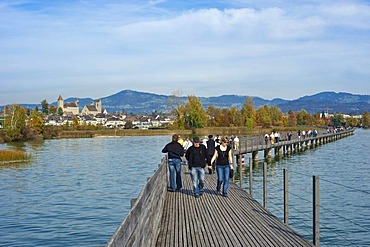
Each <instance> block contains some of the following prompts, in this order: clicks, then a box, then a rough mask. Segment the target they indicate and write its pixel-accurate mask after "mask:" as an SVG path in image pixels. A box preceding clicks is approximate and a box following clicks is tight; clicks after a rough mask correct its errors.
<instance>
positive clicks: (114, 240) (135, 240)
mask: <svg viewBox="0 0 370 247" xmlns="http://www.w3.org/2000/svg"><path fill="white" fill-rule="evenodd" d="M163 163H167V160H166V157H164V158H163V159H162V162H161V165H159V167H158V169H157V171H156V172H155V173H154V174H153V176H152V177H151V178H150V179H149V180H148V182H147V183H146V185H145V187H144V188H143V189H142V190H141V192H140V194H139V197H138V198H137V200H136V202H135V203H134V205H133V207H132V209H131V211H130V212H129V213H128V214H127V216H126V218H125V220H124V221H123V222H122V223H121V225H120V226H119V227H118V228H117V230H116V231H115V233H114V234H113V236H112V237H111V239H110V240H109V242H108V243H107V245H106V246H107V247H115V246H154V245H155V243H156V241H157V238H158V234H159V230H160V223H161V219H162V214H163V210H160V209H162V208H163V207H164V203H165V200H166V190H167V177H166V172H167V166H165V165H163Z"/></svg>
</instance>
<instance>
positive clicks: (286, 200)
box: [284, 169, 289, 225]
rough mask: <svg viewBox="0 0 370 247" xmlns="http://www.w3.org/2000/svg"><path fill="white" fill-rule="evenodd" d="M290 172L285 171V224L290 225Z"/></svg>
mask: <svg viewBox="0 0 370 247" xmlns="http://www.w3.org/2000/svg"><path fill="white" fill-rule="evenodd" d="M288 219H289V214H288V170H287V169H284V223H285V224H287V225H288Z"/></svg>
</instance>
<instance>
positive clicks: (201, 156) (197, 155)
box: [185, 137, 208, 197]
mask: <svg viewBox="0 0 370 247" xmlns="http://www.w3.org/2000/svg"><path fill="white" fill-rule="evenodd" d="M185 157H186V159H187V161H188V166H189V170H190V172H191V181H192V183H193V189H194V190H193V191H194V196H195V197H199V196H201V195H202V194H203V188H204V180H205V172H204V168H205V167H206V163H207V158H208V152H207V148H206V147H205V146H204V145H203V144H200V140H199V137H194V138H193V146H191V147H190V148H189V149H188V150H187V151H186V154H185Z"/></svg>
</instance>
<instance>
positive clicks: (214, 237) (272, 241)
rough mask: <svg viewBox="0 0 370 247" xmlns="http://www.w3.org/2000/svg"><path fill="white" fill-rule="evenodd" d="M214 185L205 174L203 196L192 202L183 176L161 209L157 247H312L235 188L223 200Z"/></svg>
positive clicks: (187, 176)
mask: <svg viewBox="0 0 370 247" xmlns="http://www.w3.org/2000/svg"><path fill="white" fill-rule="evenodd" d="M184 170H187V169H186V168H185V169H184ZM216 183H217V176H216V174H213V175H208V174H207V175H206V185H205V191H204V194H203V196H201V197H199V198H195V197H194V196H193V195H192V184H191V179H190V174H189V173H188V172H184V173H183V190H182V191H181V192H174V193H168V194H167V196H166V200H167V201H166V204H165V207H171V208H170V210H169V209H168V208H165V209H164V213H163V217H162V221H161V224H162V225H161V231H160V235H159V237H158V241H157V243H156V246H312V244H310V243H309V242H308V241H307V240H305V239H304V238H302V237H301V236H300V235H299V234H297V233H296V232H295V231H293V230H292V229H291V228H289V227H288V226H286V225H285V224H284V223H283V222H281V221H280V220H279V219H278V218H276V217H275V216H273V215H272V214H270V213H269V212H268V211H267V210H266V209H264V208H263V207H262V206H261V205H260V204H259V203H258V202H257V201H256V200H254V199H253V198H252V197H250V195H249V194H248V193H247V192H245V191H244V190H241V189H240V188H238V187H237V186H236V185H235V184H230V187H229V193H228V195H229V197H227V198H225V197H222V196H220V195H217V194H216V193H215V188H216ZM167 214H170V215H167ZM168 228H170V229H168ZM164 239H165V241H164ZM164 242H165V243H166V244H164Z"/></svg>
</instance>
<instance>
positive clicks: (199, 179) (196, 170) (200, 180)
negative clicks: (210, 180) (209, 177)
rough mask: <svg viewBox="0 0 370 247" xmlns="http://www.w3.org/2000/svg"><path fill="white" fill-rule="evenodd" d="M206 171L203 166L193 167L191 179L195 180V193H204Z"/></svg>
mask: <svg viewBox="0 0 370 247" xmlns="http://www.w3.org/2000/svg"><path fill="white" fill-rule="evenodd" d="M204 178H205V172H204V168H202V167H192V168H191V181H192V182H193V188H194V194H195V195H199V193H203V188H204Z"/></svg>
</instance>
